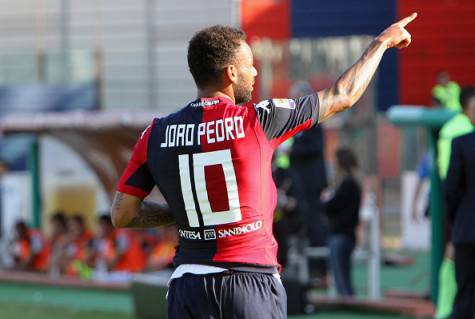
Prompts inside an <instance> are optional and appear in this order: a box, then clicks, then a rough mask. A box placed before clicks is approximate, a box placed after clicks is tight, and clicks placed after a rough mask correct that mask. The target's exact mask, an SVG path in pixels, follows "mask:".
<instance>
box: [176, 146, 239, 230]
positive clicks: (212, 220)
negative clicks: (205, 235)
mask: <svg viewBox="0 0 475 319" xmlns="http://www.w3.org/2000/svg"><path fill="white" fill-rule="evenodd" d="M178 162H179V168H180V181H181V192H182V194H183V201H184V202H185V209H186V215H187V217H188V223H189V224H190V227H200V223H199V219H198V211H197V209H196V205H195V201H194V199H193V190H192V183H191V174H190V155H188V154H182V155H179V156H178ZM192 163H193V164H192V165H193V172H194V174H193V178H194V182H195V183H194V186H195V191H196V197H197V200H198V205H199V210H200V212H201V216H202V218H203V224H204V225H203V226H214V225H222V224H229V223H234V222H238V221H240V220H241V219H242V215H241V206H240V203H239V192H238V186H237V182H236V174H235V172H234V166H233V161H232V158H231V151H230V150H229V149H227V150H221V151H212V152H205V153H196V154H192ZM211 165H221V167H222V169H223V172H224V179H225V182H226V189H227V193H228V201H229V203H228V204H229V210H227V211H220V212H213V211H212V209H211V204H210V202H209V198H208V191H207V189H206V179H205V167H206V166H211Z"/></svg>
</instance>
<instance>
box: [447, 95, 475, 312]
mask: <svg viewBox="0 0 475 319" xmlns="http://www.w3.org/2000/svg"><path fill="white" fill-rule="evenodd" d="M471 92H472V93H471V96H470V99H469V100H468V104H469V105H470V106H471V110H472V112H471V113H472V114H469V118H470V121H471V122H472V124H474V125H475V89H474V88H472V91H471ZM445 202H446V207H447V213H448V217H449V221H450V223H451V225H452V243H453V244H454V248H455V249H454V251H455V279H456V281H457V295H456V296H455V301H454V304H453V308H452V314H451V316H450V318H452V319H465V318H467V319H471V318H474V317H475V316H474V311H475V304H474V298H475V231H474V230H475V132H472V133H469V134H466V135H463V136H461V137H458V138H456V139H454V140H453V142H452V152H451V157H450V164H449V170H448V172H447V178H446V180H445Z"/></svg>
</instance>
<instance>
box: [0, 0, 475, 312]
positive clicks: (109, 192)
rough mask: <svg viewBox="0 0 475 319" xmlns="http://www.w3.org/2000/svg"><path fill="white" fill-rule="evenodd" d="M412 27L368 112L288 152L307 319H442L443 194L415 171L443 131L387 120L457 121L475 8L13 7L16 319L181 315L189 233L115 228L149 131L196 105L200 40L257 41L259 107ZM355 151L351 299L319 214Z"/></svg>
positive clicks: (230, 1) (168, 0) (4, 46)
mask: <svg viewBox="0 0 475 319" xmlns="http://www.w3.org/2000/svg"><path fill="white" fill-rule="evenodd" d="M412 12H418V13H419V17H418V18H417V20H416V21H415V22H414V23H412V24H410V25H409V27H408V29H409V31H410V32H411V33H412V40H413V42H412V45H411V47H410V48H409V49H407V50H403V51H396V50H390V51H388V52H387V53H386V54H385V56H384V58H383V60H382V62H381V66H380V67H379V70H378V72H377V75H376V76H375V78H374V80H373V81H372V82H371V84H370V87H369V88H368V90H367V92H366V93H365V94H364V96H363V97H362V98H361V100H360V101H359V102H358V103H357V105H356V106H355V107H354V108H352V109H351V110H350V111H347V112H344V113H342V114H339V115H337V116H335V117H334V118H332V119H331V120H329V121H328V122H326V123H324V124H323V125H322V126H321V129H319V132H316V133H315V134H316V135H315V136H316V137H315V138H316V139H318V141H319V142H318V143H317V144H318V145H314V146H311V147H314V148H313V149H312V148H311V147H310V146H309V153H311V154H304V155H302V149H299V147H298V145H302V141H300V142H299V137H297V138H296V139H295V140H294V141H292V142H291V143H290V144H287V145H285V146H284V147H283V148H282V149H280V150H279V152H278V153H277V155H276V164H275V170H276V182H277V184H278V185H277V186H278V187H279V194H281V195H282V196H281V200H279V206H278V208H277V213H276V216H277V217H276V225H278V224H279V222H280V220H283V221H284V223H280V226H276V231H277V234H278V237H279V238H278V239H279V241H280V243H281V247H283V248H281V251H279V256H280V258H281V262H282V263H283V264H284V266H285V267H284V281H285V282H286V286H287V291H288V294H289V295H291V296H292V298H289V311H290V312H291V313H294V314H295V317H292V318H307V316H308V318H314V317H315V318H360V317H361V318H373V317H374V318H379V317H384V318H406V317H407V318H408V317H431V316H432V315H433V314H434V305H435V304H436V303H437V287H438V282H437V278H436V277H437V275H436V274H438V267H439V265H440V259H441V257H440V256H441V255H442V245H441V243H440V242H439V241H441V240H442V239H440V238H439V241H437V238H435V239H434V234H432V237H431V233H433V231H434V228H431V220H430V219H429V218H426V217H424V216H425V214H424V211H425V210H426V207H427V201H428V195H427V194H428V188H429V186H428V184H429V182H428V178H427V176H425V177H424V176H420V174H418V173H417V172H418V171H420V170H419V167H420V165H419V163H420V161H421V159H422V158H423V157H424V154H425V153H426V152H427V150H428V149H430V147H431V146H430V141H431V136H432V135H433V134H436V131H437V129H438V127H440V126H438V127H437V129H436V130H435V131H434V129H431V130H429V129H427V126H424V124H420V125H419V124H415V125H411V126H404V125H402V126H401V125H399V126H395V125H394V124H393V123H391V119H390V117H388V113H387V111H388V110H389V109H390V108H391V107H393V106H397V105H403V106H420V107H423V108H424V110H425V109H428V110H432V109H444V105H443V103H442V102H441V101H440V99H438V98H437V96H436V94H435V93H434V87H435V86H436V85H437V84H438V83H439V82H438V81H439V80H438V79H440V75H441V74H445V75H446V76H448V77H450V80H451V81H453V82H455V83H457V85H458V86H459V87H463V86H466V85H473V84H475V60H474V59H473V56H475V33H474V32H473V30H475V20H474V19H473V16H474V14H475V3H474V2H473V1H470V0H433V1H430V2H429V3H428V2H427V1H422V0H387V1H377V0H362V1H351V0H334V1H312V0H195V1H185V0H173V1H172V0H138V1H125V0H114V1H111V0H94V1H92V0H82V1H73V0H23V1H13V0H0V25H1V28H0V130H1V132H2V135H1V137H0V164H1V165H0V171H1V177H0V179H1V181H0V183H1V188H0V189H1V192H0V200H1V205H0V240H1V247H2V248H1V251H0V260H1V262H0V282H1V285H0V306H1V308H2V309H5V312H3V310H2V313H3V314H2V316H1V317H2V318H18V317H19V316H20V315H21V316H23V318H24V319H27V318H30V317H31V318H36V319H38V318H86V317H89V318H109V317H110V318H112V316H113V317H114V318H135V317H142V318H157V317H161V316H163V317H164V315H163V314H160V313H163V305H160V306H154V307H158V308H160V309H158V310H157V309H150V308H154V307H151V306H150V304H152V303H159V304H161V303H162V302H163V304H164V303H165V301H164V292H163V291H164V289H165V288H164V283H166V278H167V276H168V275H169V271H170V263H171V258H172V257H173V254H174V245H175V244H176V240H177V238H176V237H177V236H176V235H175V232H174V229H173V228H172V229H168V228H163V229H161V228H160V229H156V230H147V231H145V230H143V231H142V230H141V231H117V230H113V229H112V228H111V226H110V221H109V220H108V219H107V218H106V217H104V215H107V214H108V211H109V207H110V203H111V199H112V196H113V194H114V191H115V185H116V183H117V181H118V178H119V177H120V174H121V173H122V170H123V169H124V167H125V165H126V163H127V161H128V159H129V156H130V152H131V149H132V146H133V144H134V142H135V140H136V138H137V137H138V135H139V134H140V132H141V131H142V130H143V129H144V128H145V126H146V125H147V124H148V123H149V122H150V120H151V119H152V118H153V117H159V116H162V115H165V114H168V113H170V112H174V111H176V110H178V109H179V108H181V107H182V106H184V105H185V104H186V103H188V102H189V101H191V100H193V99H194V98H195V96H196V89H195V86H194V83H193V80H192V77H191V75H190V73H189V72H188V67H187V59H186V50H187V44H188V41H189V39H190V38H191V36H192V35H193V34H194V33H195V32H196V31H197V30H199V29H201V28H203V27H206V26H210V25H213V24H225V25H231V26H236V27H240V28H242V29H243V30H244V31H245V32H246V33H247V39H248V42H249V44H250V45H251V47H252V49H253V51H254V57H255V66H256V68H257V69H258V72H259V76H258V79H257V82H256V87H255V90H254V102H258V101H260V100H264V99H267V98H274V97H277V98H281V97H291V96H294V95H298V94H299V93H305V92H306V91H307V92H308V91H309V90H310V91H312V90H313V91H317V90H320V89H323V88H325V87H327V86H329V85H330V84H331V83H333V82H334V81H335V80H336V79H337V78H338V76H339V75H340V74H341V73H342V72H343V71H344V70H345V69H346V68H347V67H349V66H350V65H351V64H352V63H354V62H355V61H356V60H357V59H358V58H359V57H360V55H361V54H362V52H363V51H364V49H365V48H366V47H367V45H368V44H369V43H370V42H371V40H372V39H373V36H375V35H377V34H379V32H381V31H382V30H384V29H385V28H386V27H387V26H389V25H390V24H392V23H393V22H395V21H396V20H398V19H400V18H403V17H405V16H406V15H408V14H410V13H412ZM449 109H450V107H449ZM403 113H404V112H403ZM403 117H404V116H403ZM393 122H394V121H393ZM421 123H422V122H421ZM434 132H435V133H434ZM301 139H302V140H303V143H304V145H305V139H304V137H301ZM300 147H301V146H300ZM342 147H344V148H347V149H350V150H351V151H352V152H353V153H354V155H355V157H356V159H357V161H358V163H359V166H358V170H357V176H358V181H359V183H360V185H361V188H362V195H361V197H362V201H361V209H360V212H359V223H358V226H357V230H356V233H357V245H356V249H355V251H354V253H353V260H354V263H353V267H352V274H353V283H354V290H355V296H356V298H353V299H354V300H353V301H351V302H343V301H342V297H341V295H340V294H339V291H338V289H336V288H335V284H334V280H333V279H332V276H331V269H329V268H330V267H328V266H327V262H326V260H327V258H328V256H329V251H328V249H327V239H328V238H327V237H328V232H329V230H328V220H327V219H328V218H327V217H326V216H325V214H324V212H323V210H322V209H321V205H322V203H321V202H320V200H319V199H318V198H319V197H320V193H324V192H327V193H328V192H330V193H331V191H328V190H325V189H326V188H327V187H330V189H332V188H333V189H334V188H336V187H337V184H336V182H335V180H337V175H338V172H337V170H338V169H337V167H336V166H337V165H336V160H337V159H336V155H335V154H336V151H337V150H338V149H341V148H342ZM304 149H305V147H304ZM304 153H305V152H304ZM299 163H300V164H299ZM302 163H303V164H302ZM299 165H300V166H299ZM302 165H303V166H302ZM317 166H318V168H317ZM299 167H300V168H299ZM302 167H303V168H302ZM291 169H294V170H295V171H296V175H297V176H298V175H299V172H298V170H299V169H304V172H305V170H307V169H308V170H313V169H315V170H317V169H320V170H321V171H320V173H318V172H316V173H315V174H317V175H318V174H321V175H318V176H320V177H318V178H317V179H314V180H313V182H312V181H310V183H311V184H312V186H311V187H309V188H311V189H312V191H314V192H313V193H312V194H303V193H305V190H302V189H299V187H302V185H300V186H299V183H303V185H308V183H307V182H306V181H305V180H304V178H302V176H300V179H299V177H297V179H292V178H289V177H288V175H285V174H284V175H282V172H284V173H285V172H287V173H288V172H289V171H290V170H291ZM306 172H309V171H306ZM300 174H301V175H302V173H300ZM304 174H305V173H304ZM310 175H311V174H310ZM317 175H312V176H317ZM290 176H291V174H290ZM289 183H290V184H289ZM317 184H318V185H317ZM289 185H293V189H292V190H291V188H292V187H290V186H289ZM419 188H421V189H422V190H419ZM302 194H303V195H302ZM312 196H313V197H314V198H316V199H317V202H312V199H311V198H312ZM328 196H330V195H328ZM151 197H152V198H153V199H155V200H158V201H161V200H162V198H161V196H160V194H159V192H158V191H155V192H154V193H153V194H152V195H151ZM322 201H323V202H324V200H323V199H322ZM295 202H296V203H297V204H295ZM299 204H300V205H299ZM302 220H303V221H304V222H302ZM305 223H309V224H311V225H312V226H308V225H307V226H305V225H302V224H305ZM282 224H285V225H287V226H284V227H283V226H282ZM288 225H292V226H288ZM437 231H439V230H437ZM438 234H439V233H437V234H435V235H436V237H437V236H439V235H438ZM434 242H435V244H436V245H437V247H435V249H436V251H437V252H436V253H434V251H433V250H434ZM434 254H435V257H434ZM282 258H283V259H282ZM137 273H140V274H137ZM144 273H147V274H144ZM151 295H152V296H155V298H152V299H146V298H147V297H148V298H150V296H151ZM343 299H344V298H343ZM157 300H160V301H157ZM407 300H412V301H413V302H412V303H410V302H408V301H407ZM290 303H292V306H291V305H290ZM348 309H351V311H350V310H348ZM154 311H155V312H154ZM298 315H301V316H302V317H297V316H298Z"/></svg>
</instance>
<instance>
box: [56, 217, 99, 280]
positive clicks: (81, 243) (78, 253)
mask: <svg viewBox="0 0 475 319" xmlns="http://www.w3.org/2000/svg"><path fill="white" fill-rule="evenodd" d="M68 226H69V227H68V228H69V234H68V239H67V243H66V247H65V259H64V261H62V265H63V267H62V273H64V274H66V275H68V276H74V277H77V276H80V275H81V270H82V269H84V266H85V265H86V262H87V258H88V255H89V251H88V250H89V247H90V246H91V241H92V239H93V233H92V232H91V231H89V230H87V229H86V225H85V223H84V218H83V217H82V216H81V215H80V214H76V215H74V216H72V217H71V219H70V220H69V224H68Z"/></svg>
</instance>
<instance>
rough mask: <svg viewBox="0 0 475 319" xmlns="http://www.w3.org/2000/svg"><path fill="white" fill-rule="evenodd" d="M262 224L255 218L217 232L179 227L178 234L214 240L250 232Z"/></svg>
mask: <svg viewBox="0 0 475 319" xmlns="http://www.w3.org/2000/svg"><path fill="white" fill-rule="evenodd" d="M262 225H263V224H262V220H257V221H255V222H252V223H248V224H244V225H239V226H235V227H232V228H222V229H218V231H217V232H216V231H215V230H214V229H205V230H204V231H200V230H183V229H179V230H178V234H179V235H180V237H181V238H185V239H192V240H202V239H204V240H215V239H216V238H226V237H232V236H238V235H243V234H248V233H252V232H255V231H256V230H259V229H261V228H262Z"/></svg>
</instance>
